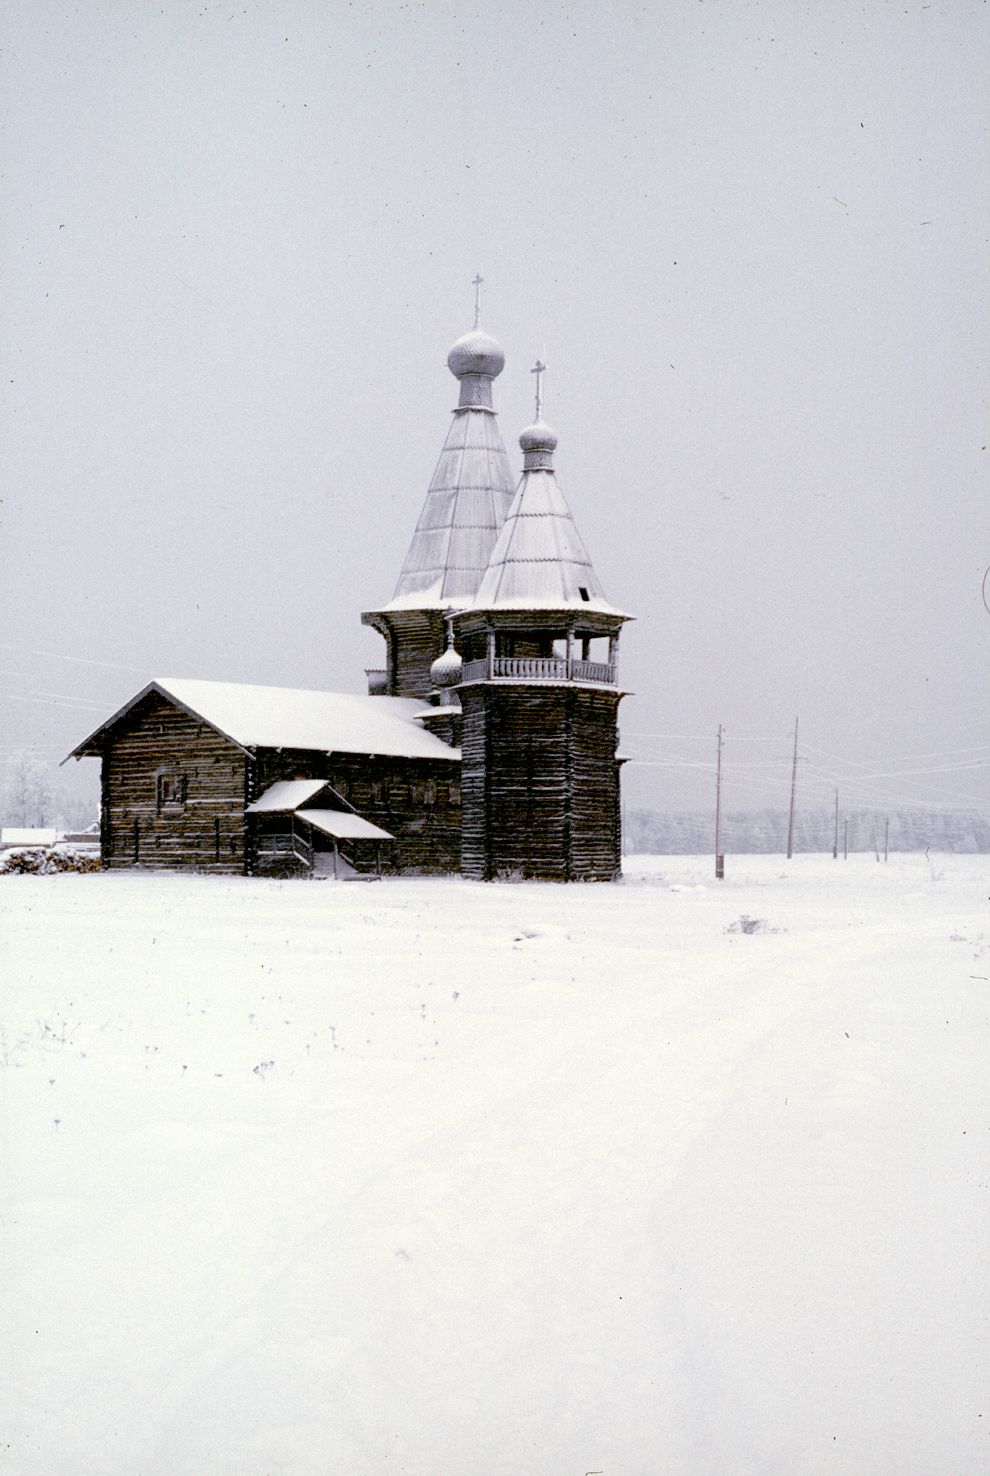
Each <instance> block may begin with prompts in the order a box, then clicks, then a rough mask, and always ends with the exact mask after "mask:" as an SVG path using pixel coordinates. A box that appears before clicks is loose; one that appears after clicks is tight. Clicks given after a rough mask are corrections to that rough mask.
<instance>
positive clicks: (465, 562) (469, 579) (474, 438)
mask: <svg viewBox="0 0 990 1476" xmlns="http://www.w3.org/2000/svg"><path fill="white" fill-rule="evenodd" d="M503 362H504V356H503V355H502V351H501V349H499V347H498V345H497V344H496V343H495V341H494V339H491V338H489V336H488V335H487V334H483V333H478V332H476V333H474V334H468V335H466V337H465V338H463V339H459V340H458V342H457V343H456V344H455V345H454V348H453V349H452V350H451V357H450V359H449V360H448V363H449V365H450V369H451V373H453V374H455V375H456V376H457V378H459V379H460V380H461V403H460V405H459V406H458V408H457V409H456V410H455V411H454V419H453V423H452V424H451V427H450V430H449V432H448V434H447V439H446V441H445V442H444V447H443V450H442V451H441V453H440V459H439V461H438V462H437V466H436V470H435V471H434V473H433V480H432V481H431V482H430V486H429V489H428V491H427V494H426V501H425V502H424V504H423V510H422V512H421V513H420V517H419V522H418V524H417V525H416V531H415V533H414V534H413V538H412V542H411V543H410V545H409V551H408V553H407V554H406V559H405V563H404V564H403V566H402V573H401V574H400V575H399V582H398V583H397V585H396V586H395V593H394V595H393V597H392V599H391V600H390V602H389V603H388V604H387V605H385V606H384V607H382V610H381V613H385V612H387V611H389V610H423V609H450V608H457V607H459V606H461V605H464V604H466V603H467V602H468V601H470V599H471V597H472V596H473V594H474V592H475V590H476V589H477V588H478V584H479V581H480V579H481V576H482V574H483V573H484V572H485V567H486V565H487V563H488V556H489V554H490V553H491V551H492V547H493V545H494V543H495V539H496V537H497V536H498V530H499V529H500V528H501V526H502V524H503V522H504V521H505V515H506V513H507V512H508V510H509V505H510V503H511V502H512V493H513V479H512V471H511V468H510V466H509V458H508V455H507V454H506V450H505V442H504V441H503V440H502V433H501V431H500V430H499V428H498V420H497V418H496V416H495V412H494V410H493V409H492V408H491V403H492V402H491V381H492V379H493V378H494V377H495V376H496V375H497V374H499V373H500V372H501V366H502V363H503ZM372 613H378V612H372Z"/></svg>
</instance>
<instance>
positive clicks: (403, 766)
mask: <svg viewBox="0 0 990 1476" xmlns="http://www.w3.org/2000/svg"><path fill="white" fill-rule="evenodd" d="M447 363H448V366H449V368H450V370H451V373H452V374H453V375H454V377H455V378H456V379H457V380H458V381H459V385H460V395H459V403H458V405H457V407H456V409H455V410H454V412H453V421H452V424H451V427H450V430H449V433H448V435H447V439H446V442H445V443H444V447H443V450H442V451H441V453H440V459H439V461H438V463H437V468H436V471H435V472H434V475H433V480H432V481H431V483H430V486H429V490H428V492H427V494H426V501H425V503H424V506H423V510H422V513H421V515H420V519H419V522H418V524H417V526H416V530H415V533H414V534H413V539H412V543H411V544H410V547H409V552H408V554H407V556H406V560H405V563H404V565H403V568H402V572H401V574H400V576H399V581H398V584H397V586H396V589H395V593H394V595H393V596H392V599H391V600H390V601H389V602H388V603H387V604H385V605H382V606H380V607H378V608H376V609H373V610H370V611H368V612H367V613H366V614H365V615H364V616H363V617H362V619H363V620H364V622H365V623H366V624H367V625H370V626H372V627H373V628H374V629H376V630H378V631H379V632H380V633H381V635H382V636H383V637H384V641H385V659H384V665H383V666H382V667H381V669H377V670H373V671H369V672H368V673H367V676H368V695H367V696H353V695H348V694H344V693H337V692H313V691H298V690H294V689H288V688H281V687H257V686H248V685H244V684H233V683H224V682H208V681H196V680H187V679H173V678H161V679H159V680H157V681H153V682H150V683H149V684H148V685H147V686H146V687H144V688H143V689H142V690H141V691H140V692H138V693H137V694H136V695H135V696H134V697H133V698H132V699H131V700H130V701H129V702H128V703H126V704H125V705H124V706H123V707H122V708H120V709H119V711H117V712H115V713H114V714H113V715H112V716H111V717H109V718H108V719H107V721H106V722H105V723H103V724H102V725H101V726H100V727H99V728H98V729H97V730H96V731H95V732H94V733H92V734H91V735H90V736H89V737H88V738H86V739H85V740H84V741H83V742H82V743H80V744H79V746H78V747H77V748H76V749H74V751H73V753H72V754H71V755H70V757H74V758H84V757H92V756H98V757H99V758H100V759H101V764H102V768H101V852H102V861H103V865H104V866H106V867H110V868H121V867H147V868H166V869H192V870H197V871H206V872H226V873H244V872H247V873H253V874H269V875H290V874H296V875H308V876H313V875H316V876H319V875H323V876H338V877H340V876H348V875H353V874H362V873H364V874H367V873H377V874H382V873H405V874H419V875H430V874H445V873H452V872H458V871H460V872H461V873H462V874H463V875H464V876H467V877H472V878H477V879H479V880H486V881H487V880H494V879H498V878H516V877H532V878H541V879H546V880H551V881H612V880H614V879H615V878H616V877H618V875H619V874H620V869H621V822H620V804H619V770H620V759H619V757H618V756H617V752H616V749H617V742H618V728H617V714H618V707H619V702H620V700H621V698H622V695H623V693H622V691H621V690H620V688H619V685H618V666H617V661H618V646H619V633H620V630H621V627H622V625H623V623H624V621H626V620H627V619H628V618H629V617H628V616H627V615H624V614H623V613H622V612H621V611H620V610H617V609H615V608H614V607H613V606H612V605H610V604H609V603H608V601H607V600H606V598H605V595H604V593H603V591H602V588H601V586H600V584H599V582H598V578H597V576H596V574H595V571H594V568H593V567H592V564H591V560H590V559H589V557H588V554H587V552H586V550H585V547H584V544H583V543H582V541H581V538H580V536H579V534H578V531H577V528H576V527H575V524H574V519H573V518H572V516H571V513H570V511H569V509H568V507H567V503H566V502H565V500H564V497H563V494H562V493H561V490H560V487H559V485H558V483H557V479H556V476H555V474H554V467H553V453H554V449H555V447H556V445H557V438H556V436H555V434H554V432H553V431H552V430H551V429H550V427H549V426H548V425H547V424H546V423H545V422H544V420H543V417H542V413H541V412H542V396H541V385H542V374H543V371H544V368H545V366H544V365H543V364H541V363H537V365H536V370H535V373H536V385H537V390H536V420H535V423H534V424H533V425H531V426H529V427H528V428H527V429H526V430H524V431H523V433H522V435H521V437H520V441H519V444H520V446H521V448H522V452H523V472H522V478H521V480H520V482H519V485H518V487H517V488H516V489H515V491H514V490H513V479H512V474H511V471H510V467H509V459H508V456H507V454H506V450H505V445H504V443H503V441H502V436H501V433H500V431H499V427H498V420H497V417H496V414H495V409H494V405H493V400H492V387H493V384H494V381H495V379H496V378H497V377H498V375H499V374H501V372H502V369H503V367H504V364H505V357H504V354H503V353H502V350H501V348H500V347H499V345H498V344H497V343H496V342H495V340H494V339H493V338H491V337H490V336H489V335H488V334H487V333H486V332H484V331H483V330H482V329H481V328H480V326H479V324H478V313H477V311H476V313H475V327H474V329H473V331H472V332H470V333H467V334H465V335H464V336H463V337H462V338H460V339H458V341H457V342H456V343H455V344H454V346H453V348H452V349H451V350H450V353H449V355H448V358H447Z"/></svg>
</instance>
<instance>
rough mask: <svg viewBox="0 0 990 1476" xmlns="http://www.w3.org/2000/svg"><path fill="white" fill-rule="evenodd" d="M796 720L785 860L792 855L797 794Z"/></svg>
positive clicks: (796, 724)
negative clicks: (795, 798)
mask: <svg viewBox="0 0 990 1476" xmlns="http://www.w3.org/2000/svg"><path fill="white" fill-rule="evenodd" d="M797 743H798V720H797V718H795V719H794V764H793V766H792V768H791V808H790V812H789V814H788V818H787V859H788V861H789V860H790V859H791V857H792V856H793V854H794V797H795V794H796V793H797V764H798V751H797Z"/></svg>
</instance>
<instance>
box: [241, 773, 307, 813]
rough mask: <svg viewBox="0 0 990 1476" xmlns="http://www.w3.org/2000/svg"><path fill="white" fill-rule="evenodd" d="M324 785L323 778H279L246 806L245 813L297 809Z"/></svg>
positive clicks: (278, 811)
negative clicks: (252, 802)
mask: <svg viewBox="0 0 990 1476" xmlns="http://www.w3.org/2000/svg"><path fill="white" fill-rule="evenodd" d="M326 787H327V781H326V780H325V779H279V780H278V781H277V782H276V783H275V784H269V786H268V788H267V789H266V790H265V792H264V794H260V795H259V796H258V798H257V799H256V800H255V802H254V804H252V805H248V806H247V809H246V811H245V813H246V814H248V815H269V814H271V815H279V814H284V813H285V811H286V810H298V808H299V806H300V805H304V804H305V803H306V801H307V800H311V799H312V798H313V797H314V795H317V794H319V792H320V790H321V789H326Z"/></svg>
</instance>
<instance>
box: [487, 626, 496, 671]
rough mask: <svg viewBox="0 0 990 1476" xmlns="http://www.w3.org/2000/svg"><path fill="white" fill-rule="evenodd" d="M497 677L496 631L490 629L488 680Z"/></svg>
mask: <svg viewBox="0 0 990 1476" xmlns="http://www.w3.org/2000/svg"><path fill="white" fill-rule="evenodd" d="M494 675H495V631H494V630H493V629H492V627H491V626H489V627H488V680H489V681H491V679H492V677H493V676H494Z"/></svg>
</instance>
